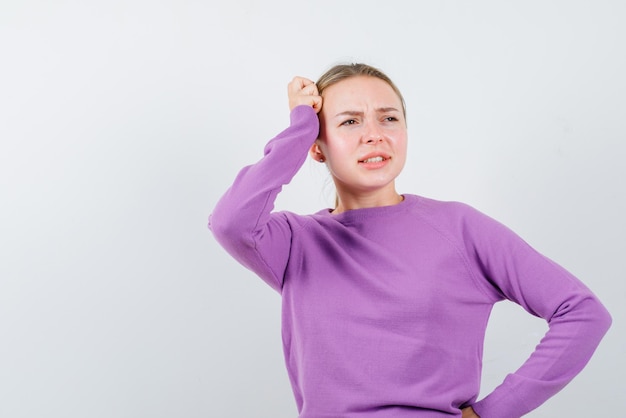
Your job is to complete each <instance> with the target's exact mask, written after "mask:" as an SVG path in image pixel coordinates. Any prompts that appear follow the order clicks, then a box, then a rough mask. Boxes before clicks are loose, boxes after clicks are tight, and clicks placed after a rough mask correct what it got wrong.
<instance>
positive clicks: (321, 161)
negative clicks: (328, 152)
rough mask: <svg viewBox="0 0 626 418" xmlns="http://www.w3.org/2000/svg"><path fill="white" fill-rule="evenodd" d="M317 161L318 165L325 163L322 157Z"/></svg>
mask: <svg viewBox="0 0 626 418" xmlns="http://www.w3.org/2000/svg"><path fill="white" fill-rule="evenodd" d="M317 161H319V162H320V163H323V162H324V161H326V160H324V157H320V159H319V160H317Z"/></svg>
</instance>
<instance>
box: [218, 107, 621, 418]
mask: <svg viewBox="0 0 626 418" xmlns="http://www.w3.org/2000/svg"><path fill="white" fill-rule="evenodd" d="M318 126H319V123H318V119H317V117H316V115H315V112H314V111H313V110H312V109H311V108H310V107H307V106H299V107H297V108H295V109H294V110H293V111H292V113H291V125H290V127H289V128H288V129H286V130H285V131H283V132H282V133H280V134H279V135H278V136H277V137H275V138H274V139H273V140H271V141H270V142H269V143H268V144H267V146H266V148H265V153H264V157H263V158H262V159H261V160H260V161H259V162H257V163H256V164H254V165H251V166H248V167H245V168H244V169H243V170H241V172H240V173H239V175H238V176H237V178H236V179H235V182H234V184H233V185H232V186H231V188H230V189H229V190H228V191H227V192H226V194H225V195H224V196H223V197H222V198H221V200H220V201H219V202H218V204H217V206H216V207H215V209H214V211H213V213H212V215H211V216H210V218H209V228H210V229H211V230H212V231H213V233H214V235H215V237H216V239H217V240H218V241H219V242H220V244H221V245H222V246H223V247H224V248H225V249H226V250H227V251H228V252H229V253H230V254H231V255H232V256H233V257H235V258H236V259H237V260H238V261H239V262H240V263H241V264H243V265H244V266H246V267H247V268H249V269H250V270H252V271H254V272H255V273H256V274H257V275H259V276H260V277H261V278H262V279H263V280H265V281H266V282H267V283H268V284H269V285H270V286H271V287H273V288H274V289H275V290H277V291H278V292H280V294H281V295H282V312H283V315H282V333H283V345H284V356H285V362H286V366H287V370H288V374H289V378H290V380H291V385H292V388H293V393H294V395H295V399H296V404H297V407H298V411H299V416H300V417H301V418H338V417H345V418H357V417H359V418H360V417H363V418H365V417H368V418H369V417H381V418H391V417H413V418H421V417H453V416H457V417H460V416H461V412H460V409H461V408H462V407H465V406H469V405H472V406H473V408H474V410H475V411H476V412H477V413H478V414H479V415H480V416H481V418H507V417H520V416H522V415H523V414H525V413H527V412H528V411H530V410H532V409H534V408H536V407H537V406H539V405H540V404H542V403H543V402H544V401H546V400H547V399H548V398H549V397H551V396H552V395H554V394H555V393H557V392H558V391H559V390H560V389H562V388H563V387H564V386H565V385H566V384H567V383H568V382H569V381H570V380H571V379H572V378H573V377H574V376H575V375H576V374H577V373H578V372H579V371H580V370H581V369H582V368H583V367H584V366H585V364H586V363H587V361H588V360H589V358H590V357H591V355H592V353H593V351H594V350H595V348H596V346H597V345H598V343H599V342H600V340H601V338H602V337H603V335H604V334H605V332H606V331H607V329H608V327H609V326H610V323H611V318H610V316H609V314H608V312H607V311H606V309H605V308H604V307H603V306H602V304H601V303H600V302H599V301H598V299H597V298H596V297H595V296H594V295H593V294H592V293H591V292H590V291H589V289H587V288H586V287H585V286H584V285H583V284H582V283H581V282H580V281H579V280H578V279H576V278H575V277H573V276H572V275H571V274H570V273H568V272H567V271H566V270H564V269H563V268H562V267H560V266H559V265H557V264H556V263H554V262H552V261H550V260H549V259H547V258H546V257H544V256H542V255H541V254H539V253H537V252H536V251H535V250H533V249H532V248H531V247H530V246H529V245H528V244H527V243H525V242H524V241H523V240H522V239H521V238H519V237H518V236H517V235H516V234H514V233H513V232H512V231H510V230H509V229H508V228H506V227H505V226H503V225H502V224H500V223H498V222H496V221H494V220H493V219H491V218H489V217H487V216H485V215H483V214H482V213H480V212H478V211H477V210H475V209H473V208H471V207H469V206H467V205H464V204H461V203H456V202H441V201H435V200H432V199H427V198H424V197H420V196H416V195H404V200H403V201H402V202H401V203H399V204H397V205H393V206H384V207H374V208H364V209H355V210H350V211H346V212H343V213H340V214H336V215H335V214H331V213H330V211H329V210H328V209H326V210H322V211H320V212H318V213H315V214H312V215H308V216H302V215H296V214H294V213H291V212H273V202H274V200H275V198H276V196H277V194H278V193H279V192H280V190H281V188H282V186H283V185H285V184H288V183H289V182H290V181H291V179H292V178H293V176H294V175H295V173H296V172H297V171H298V169H299V168H300V167H301V165H302V164H303V163H304V161H305V159H306V157H307V151H308V149H309V147H310V146H311V145H312V143H313V141H314V140H315V138H316V137H317V134H318V129H319V128H318ZM503 299H508V300H511V301H514V302H516V303H518V304H519V305H521V306H522V307H523V308H524V309H526V310H527V311H528V312H529V313H531V314H533V315H536V316H539V317H541V318H544V319H545V320H546V321H547V322H548V324H549V330H548V331H547V333H546V335H545V337H544V338H543V339H542V340H541V342H540V344H539V345H538V346H537V348H536V350H535V351H534V353H533V354H532V355H531V356H530V357H529V358H528V360H527V361H526V362H525V363H524V364H523V365H522V366H521V367H520V368H519V369H518V370H517V371H515V372H514V373H511V374H509V375H508V376H507V377H506V378H505V380H504V381H503V383H502V384H501V385H500V386H498V387H497V388H496V389H495V390H494V391H493V392H492V393H490V394H489V395H488V396H487V397H485V398H484V399H482V400H480V401H478V402H477V396H478V393H479V389H480V376H481V366H482V354H483V341H484V336H485V329H486V326H487V321H488V318H489V314H490V312H491V309H492V307H493V305H494V303H496V302H498V301H501V300H503Z"/></svg>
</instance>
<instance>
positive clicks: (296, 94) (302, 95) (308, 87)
mask: <svg viewBox="0 0 626 418" xmlns="http://www.w3.org/2000/svg"><path fill="white" fill-rule="evenodd" d="M287 93H288V95H289V110H293V108H294V107H296V106H300V105H306V106H311V107H312V108H313V109H314V110H315V112H316V113H319V111H320V110H321V109H322V96H320V95H319V92H318V91H317V86H316V85H315V83H314V82H313V81H311V80H309V79H308V78H304V77H294V79H293V80H291V82H290V83H289V85H288V86H287Z"/></svg>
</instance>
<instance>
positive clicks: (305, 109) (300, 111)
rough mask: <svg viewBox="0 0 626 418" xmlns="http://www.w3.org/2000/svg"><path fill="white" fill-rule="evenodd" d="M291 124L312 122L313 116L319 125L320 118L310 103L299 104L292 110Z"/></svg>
mask: <svg viewBox="0 0 626 418" xmlns="http://www.w3.org/2000/svg"><path fill="white" fill-rule="evenodd" d="M289 117H290V121H291V125H292V126H294V125H298V124H301V123H307V122H311V120H312V119H313V118H315V122H316V123H317V124H318V125H319V120H318V119H317V113H316V112H315V110H314V109H313V108H312V107H311V106H308V105H298V106H296V107H294V108H293V109H292V110H291V114H290V115H289Z"/></svg>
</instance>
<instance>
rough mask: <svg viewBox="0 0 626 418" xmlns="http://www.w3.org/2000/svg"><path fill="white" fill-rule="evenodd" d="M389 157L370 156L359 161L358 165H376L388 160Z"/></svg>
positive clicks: (380, 155)
mask: <svg viewBox="0 0 626 418" xmlns="http://www.w3.org/2000/svg"><path fill="white" fill-rule="evenodd" d="M390 159H391V157H390V156H388V155H385V154H370V155H366V156H364V157H363V158H361V159H360V160H359V164H376V163H382V162H384V161H387V160H390Z"/></svg>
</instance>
